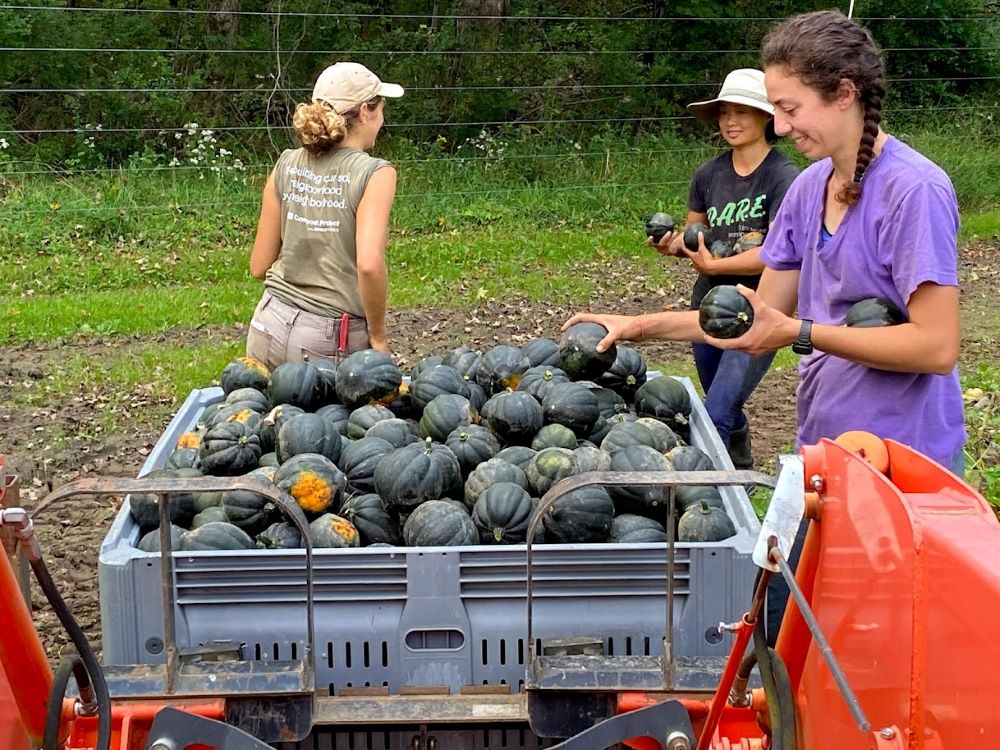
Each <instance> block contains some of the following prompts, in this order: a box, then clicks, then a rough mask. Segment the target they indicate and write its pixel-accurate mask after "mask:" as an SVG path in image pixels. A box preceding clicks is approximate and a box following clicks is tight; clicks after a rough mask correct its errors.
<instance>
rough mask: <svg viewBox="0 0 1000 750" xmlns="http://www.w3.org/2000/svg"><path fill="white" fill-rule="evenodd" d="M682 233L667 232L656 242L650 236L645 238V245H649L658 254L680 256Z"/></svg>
mask: <svg viewBox="0 0 1000 750" xmlns="http://www.w3.org/2000/svg"><path fill="white" fill-rule="evenodd" d="M682 238H683V235H682V234H681V233H680V232H667V233H666V234H664V235H663V236H662V237H661V238H660V240H659V241H658V242H657V241H656V240H654V239H653V238H652V237H647V238H646V247H651V248H653V249H654V250H656V252H658V253H659V254H660V255H665V256H671V255H672V256H678V257H679V256H681V255H682V254H683V253H682V250H681V248H682V247H683V244H682Z"/></svg>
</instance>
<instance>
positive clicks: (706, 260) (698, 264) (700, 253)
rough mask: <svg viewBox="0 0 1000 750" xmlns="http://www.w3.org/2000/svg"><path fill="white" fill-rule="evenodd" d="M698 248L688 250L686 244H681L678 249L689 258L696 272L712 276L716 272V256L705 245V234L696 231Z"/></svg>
mask: <svg viewBox="0 0 1000 750" xmlns="http://www.w3.org/2000/svg"><path fill="white" fill-rule="evenodd" d="M697 236H698V249H697V250H689V249H688V248H687V245H685V244H683V243H682V244H681V245H680V251H681V253H682V254H683V255H685V256H686V257H688V258H690V259H691V264H692V265H693V266H694V267H695V270H696V271H698V273H700V274H703V275H705V276H714V275H715V274H716V273H718V271H717V269H716V266H717V264H718V258H716V257H715V256H714V255H712V253H711V252H710V251H709V249H708V248H707V247H705V235H704V234H703V233H702V232H698V235H697Z"/></svg>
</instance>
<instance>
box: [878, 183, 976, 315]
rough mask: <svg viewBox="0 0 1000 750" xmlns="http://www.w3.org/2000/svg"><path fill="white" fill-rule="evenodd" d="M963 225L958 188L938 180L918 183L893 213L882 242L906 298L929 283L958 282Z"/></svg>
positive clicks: (907, 300) (886, 256) (956, 284)
mask: <svg viewBox="0 0 1000 750" xmlns="http://www.w3.org/2000/svg"><path fill="white" fill-rule="evenodd" d="M958 225H959V218H958V203H957V200H956V198H955V193H954V190H952V188H951V185H950V184H949V185H942V184H940V183H937V182H922V183H918V184H917V185H915V186H914V187H913V188H912V189H911V190H910V191H909V192H908V193H907V194H906V195H905V196H903V198H902V200H901V201H900V202H899V204H898V209H897V210H896V211H895V212H893V214H892V215H891V216H889V217H887V220H886V222H885V223H884V224H883V226H882V227H881V231H880V232H879V235H880V236H879V242H878V246H879V248H880V251H881V252H882V253H884V257H883V258H882V259H881V260H882V262H883V263H886V264H887V265H889V266H890V267H891V268H892V278H893V283H894V284H895V285H896V290H897V291H898V292H899V295H900V297H901V298H902V299H903V300H905V301H906V302H909V300H910V296H911V295H912V294H913V292H915V291H916V289H917V287H919V286H920V285H921V284H924V283H928V282H930V283H933V284H939V285H941V286H958V247H957V244H956V242H957V237H958Z"/></svg>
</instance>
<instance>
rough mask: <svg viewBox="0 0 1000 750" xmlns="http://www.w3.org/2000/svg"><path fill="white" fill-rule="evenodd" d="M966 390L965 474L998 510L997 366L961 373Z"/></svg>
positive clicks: (999, 371) (999, 411) (999, 391)
mask: <svg viewBox="0 0 1000 750" xmlns="http://www.w3.org/2000/svg"><path fill="white" fill-rule="evenodd" d="M962 387H963V389H964V393H965V426H966V429H967V430H968V432H969V440H968V442H967V443H966V445H965V458H966V476H967V478H968V479H969V481H971V482H972V483H973V484H974V485H976V486H978V487H979V488H980V489H981V490H982V492H983V494H984V495H985V496H986V498H987V499H988V500H989V501H990V502H991V503H993V505H995V506H996V507H997V508H998V509H1000V368H998V367H996V366H991V365H980V366H979V367H978V368H977V369H975V370H971V371H968V372H963V373H962Z"/></svg>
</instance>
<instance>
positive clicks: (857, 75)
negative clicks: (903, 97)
mask: <svg viewBox="0 0 1000 750" xmlns="http://www.w3.org/2000/svg"><path fill="white" fill-rule="evenodd" d="M761 58H762V64H763V66H764V67H765V68H767V67H770V66H780V67H784V68H786V69H787V70H788V71H789V72H790V73H791V74H792V75H794V76H796V77H797V78H799V79H800V80H801V81H802V82H803V83H804V84H806V85H807V86H809V87H810V88H812V89H815V90H816V91H817V92H819V94H820V96H822V97H823V98H824V99H826V100H827V101H832V100H833V99H835V98H836V96H837V91H838V89H839V87H840V82H841V81H843V80H844V79H847V80H849V81H851V82H852V83H853V84H854V87H855V89H857V92H858V97H859V99H860V100H861V106H862V107H863V108H864V118H865V124H864V130H863V131H862V134H861V144H860V145H859V147H858V160H857V163H856V165H855V168H854V181H853V182H850V183H848V184H847V185H845V186H844V187H843V189H842V190H841V191H840V192H839V193H837V196H836V198H837V200H838V201H840V202H842V203H846V204H847V205H849V206H853V205H854V204H855V203H857V202H858V200H860V198H861V181H862V180H863V179H864V176H865V172H866V171H867V170H868V166H869V165H870V164H871V161H872V159H873V158H874V156H875V152H874V146H875V138H876V137H877V136H878V128H879V123H880V122H881V121H882V102H883V101H884V100H885V64H884V63H883V62H882V54H881V52H880V50H879V48H878V45H877V44H876V43H875V40H874V39H873V38H872V35H871V34H870V33H868V31H867V30H866V29H864V28H862V27H861V26H859V25H858V24H856V23H855V22H854V21H852V20H851V19H849V18H847V17H846V16H845V15H844V14H843V13H841V12H840V11H835V10H822V11H817V12H815V13H802V14H800V15H797V16H792V17H791V18H789V19H787V20H785V21H782V22H781V23H779V24H778V25H777V26H775V27H774V28H773V29H771V31H770V32H768V34H767V36H766V37H765V38H764V47H763V51H762V53H761Z"/></svg>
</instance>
